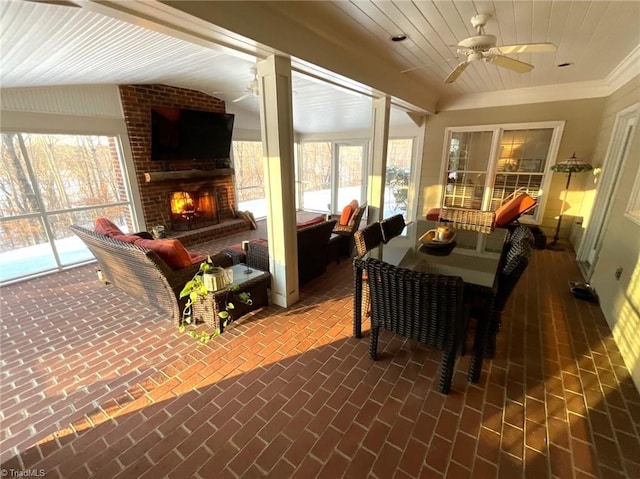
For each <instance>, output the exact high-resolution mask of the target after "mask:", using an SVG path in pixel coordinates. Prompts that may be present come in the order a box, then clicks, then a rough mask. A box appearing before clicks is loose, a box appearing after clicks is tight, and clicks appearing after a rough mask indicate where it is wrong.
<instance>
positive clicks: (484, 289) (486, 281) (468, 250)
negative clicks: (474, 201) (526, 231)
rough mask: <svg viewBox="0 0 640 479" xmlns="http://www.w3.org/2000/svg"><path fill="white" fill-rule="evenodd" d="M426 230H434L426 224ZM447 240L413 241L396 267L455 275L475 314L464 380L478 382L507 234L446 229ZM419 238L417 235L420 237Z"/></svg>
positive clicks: (499, 231)
mask: <svg viewBox="0 0 640 479" xmlns="http://www.w3.org/2000/svg"><path fill="white" fill-rule="evenodd" d="M426 226H427V230H433V229H435V228H436V227H437V225H436V224H435V223H432V222H427V225H426ZM450 232H451V237H450V240H451V241H440V242H438V241H429V240H427V239H423V241H422V242H421V241H420V240H418V241H417V243H416V246H415V248H414V249H413V251H410V252H408V253H407V254H406V255H405V257H404V259H403V260H402V261H401V262H400V264H399V266H401V267H405V268H409V269H412V270H414V271H418V272H422V273H434V274H444V275H449V276H459V277H461V278H462V280H463V281H464V284H465V301H466V302H468V303H471V302H473V304H474V306H475V307H474V311H478V312H479V314H478V316H479V317H478V318H476V319H477V321H478V322H477V325H476V329H475V335H474V341H473V351H472V355H471V362H470V366H469V372H468V376H467V378H468V380H469V381H471V382H474V383H476V382H478V381H479V379H480V373H481V371H482V361H483V358H484V357H485V353H486V351H485V349H486V345H487V341H488V335H489V328H490V321H491V317H492V311H493V305H494V300H495V296H496V292H497V287H498V277H499V272H500V269H501V265H502V261H503V249H504V244H505V241H506V239H507V236H508V231H507V230H506V229H503V228H496V229H494V230H493V231H492V232H491V233H488V234H487V233H479V232H475V231H468V230H464V229H453V228H452V229H450ZM420 237H421V236H418V238H420Z"/></svg>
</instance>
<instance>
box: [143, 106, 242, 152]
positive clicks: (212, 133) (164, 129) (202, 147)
mask: <svg viewBox="0 0 640 479" xmlns="http://www.w3.org/2000/svg"><path fill="white" fill-rule="evenodd" d="M233 120H234V115H232V114H230V113H214V112H210V111H200V110H187V109H179V108H164V107H156V108H153V109H152V110H151V158H152V159H153V160H155V161H171V160H179V161H184V160H197V161H209V160H218V159H226V158H229V151H230V149H231V135H232V133H233Z"/></svg>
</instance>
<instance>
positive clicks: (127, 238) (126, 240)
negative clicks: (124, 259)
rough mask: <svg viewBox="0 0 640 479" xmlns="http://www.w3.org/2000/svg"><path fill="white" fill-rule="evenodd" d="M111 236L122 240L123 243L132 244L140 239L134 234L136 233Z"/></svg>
mask: <svg viewBox="0 0 640 479" xmlns="http://www.w3.org/2000/svg"><path fill="white" fill-rule="evenodd" d="M112 238H113V239H117V240H120V241H122V242H124V243H131V244H134V243H135V242H136V241H138V240H139V239H140V236H136V235H113V236H112Z"/></svg>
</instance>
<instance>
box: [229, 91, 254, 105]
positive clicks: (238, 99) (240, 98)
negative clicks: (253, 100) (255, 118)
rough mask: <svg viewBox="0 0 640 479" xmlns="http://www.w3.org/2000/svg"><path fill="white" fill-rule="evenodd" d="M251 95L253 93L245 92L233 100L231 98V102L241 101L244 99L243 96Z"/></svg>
mask: <svg viewBox="0 0 640 479" xmlns="http://www.w3.org/2000/svg"><path fill="white" fill-rule="evenodd" d="M251 95H253V93H252V92H248V93H245V94H244V95H242V96H239V97H238V98H236V99H235V100H231V103H238V102H239V101H242V100H244V99H245V98H249V97H250V96H251Z"/></svg>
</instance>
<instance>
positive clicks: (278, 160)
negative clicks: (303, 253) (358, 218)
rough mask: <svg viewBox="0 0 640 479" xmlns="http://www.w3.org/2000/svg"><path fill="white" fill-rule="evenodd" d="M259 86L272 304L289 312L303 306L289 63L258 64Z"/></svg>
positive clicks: (279, 60)
mask: <svg viewBox="0 0 640 479" xmlns="http://www.w3.org/2000/svg"><path fill="white" fill-rule="evenodd" d="M258 85H259V93H260V129H261V130H262V150H263V154H264V171H265V183H266V184H265V187H266V196H267V224H268V231H269V232H268V240H269V265H270V266H269V267H270V270H271V275H272V281H271V301H272V302H273V303H275V304H277V305H278V306H282V307H285V308H286V307H288V306H290V305H291V304H293V303H295V302H296V301H298V243H297V236H296V209H295V175H294V154H293V143H294V142H293V109H292V105H291V62H290V60H289V59H288V58H284V57H279V56H271V57H269V58H267V59H266V60H264V61H261V62H259V63H258Z"/></svg>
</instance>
